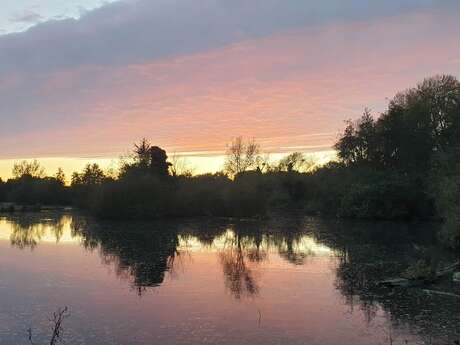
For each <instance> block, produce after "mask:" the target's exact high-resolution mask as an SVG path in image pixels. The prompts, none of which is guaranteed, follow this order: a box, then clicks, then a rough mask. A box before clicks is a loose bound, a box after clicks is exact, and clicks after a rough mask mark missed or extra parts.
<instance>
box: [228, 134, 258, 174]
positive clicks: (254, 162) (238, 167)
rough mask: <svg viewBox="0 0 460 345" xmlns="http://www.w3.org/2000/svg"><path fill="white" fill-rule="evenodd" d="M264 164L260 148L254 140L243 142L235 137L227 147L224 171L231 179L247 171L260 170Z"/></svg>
mask: <svg viewBox="0 0 460 345" xmlns="http://www.w3.org/2000/svg"><path fill="white" fill-rule="evenodd" d="M264 163H265V162H263V158H262V156H261V154H260V146H259V144H257V143H256V142H255V141H254V139H252V140H247V141H244V140H243V138H242V137H237V138H235V139H233V141H232V142H231V143H230V145H229V146H228V147H227V153H226V158H225V164H224V171H225V172H226V173H227V174H228V175H229V176H232V177H233V176H236V175H238V174H241V173H243V172H245V171H248V170H254V169H258V170H262V168H263V164H264Z"/></svg>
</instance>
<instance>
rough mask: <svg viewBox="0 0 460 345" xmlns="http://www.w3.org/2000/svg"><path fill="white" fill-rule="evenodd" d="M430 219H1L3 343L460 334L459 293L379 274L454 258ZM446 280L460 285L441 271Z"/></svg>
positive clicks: (421, 338)
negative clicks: (395, 284) (58, 323)
mask: <svg viewBox="0 0 460 345" xmlns="http://www.w3.org/2000/svg"><path fill="white" fill-rule="evenodd" d="M435 232H436V226H434V225H429V224H405V225H401V224H393V223H352V222H348V223H347V222H335V221H324V220H319V219H305V218H289V219H288V218H279V219H276V220H271V221H266V222H261V221H257V222H256V221H229V220H208V221H205V220H195V221H191V220H188V221H180V222H156V223H144V222H129V223H110V222H99V221H95V220H93V219H91V218H87V217H85V216H82V215H76V214H65V215H58V214H52V213H50V214H46V213H45V214H22V215H15V216H7V217H4V218H2V219H1V220H0V292H1V293H2V294H1V296H2V297H0V344H27V337H26V329H27V328H28V327H33V328H34V329H35V334H36V339H37V343H38V342H39V341H40V340H44V339H45V338H46V334H47V331H48V328H49V325H48V324H47V315H48V314H49V313H50V312H52V311H53V310H54V309H55V308H56V307H57V306H62V305H68V306H69V307H70V308H71V310H72V317H71V318H70V319H69V320H68V321H67V329H66V336H67V343H69V344H91V345H99V344H100V345H105V344H123V345H124V344H200V343H207V344H391V343H392V344H406V343H407V344H454V343H455V341H456V340H457V339H459V337H460V299H457V298H455V297H449V296H437V295H430V294H427V293H426V292H424V291H423V289H419V288H411V289H388V288H382V287H379V286H378V284H377V282H378V281H380V280H382V279H385V278H388V277H393V276H400V275H401V274H402V272H405V271H406V270H407V269H408V267H411V266H413V265H414V263H416V262H420V261H421V260H425V261H426V260H428V261H430V260H431V261H432V262H435V263H436V264H437V265H442V264H444V263H449V262H452V261H454V260H455V256H454V254H453V253H447V252H444V251H443V250H441V249H440V248H439V246H437V244H436V233H435ZM435 288H437V289H439V288H442V289H443V291H449V292H452V293H460V291H457V290H458V287H457V286H455V285H453V284H452V283H450V282H447V281H446V282H444V283H443V285H442V286H436V287H435Z"/></svg>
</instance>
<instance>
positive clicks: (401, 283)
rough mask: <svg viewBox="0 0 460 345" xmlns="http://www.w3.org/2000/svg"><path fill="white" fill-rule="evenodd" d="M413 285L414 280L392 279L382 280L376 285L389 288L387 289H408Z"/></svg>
mask: <svg viewBox="0 0 460 345" xmlns="http://www.w3.org/2000/svg"><path fill="white" fill-rule="evenodd" d="M414 283H415V281H414V280H410V279H406V278H394V279H387V280H382V281H380V282H379V283H378V285H382V286H389V287H409V286H413V285H414Z"/></svg>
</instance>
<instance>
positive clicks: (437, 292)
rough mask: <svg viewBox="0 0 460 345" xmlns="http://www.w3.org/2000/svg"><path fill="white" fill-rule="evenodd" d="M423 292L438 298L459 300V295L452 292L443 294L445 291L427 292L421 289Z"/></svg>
mask: <svg viewBox="0 0 460 345" xmlns="http://www.w3.org/2000/svg"><path fill="white" fill-rule="evenodd" d="M422 291H423V292H425V293H427V294H430V295H440V296H446V297H455V298H460V295H457V294H455V293H452V292H445V291H438V290H428V289H422Z"/></svg>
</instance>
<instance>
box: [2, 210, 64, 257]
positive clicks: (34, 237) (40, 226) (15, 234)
mask: <svg viewBox="0 0 460 345" xmlns="http://www.w3.org/2000/svg"><path fill="white" fill-rule="evenodd" d="M6 220H7V221H8V223H9V225H10V227H11V235H10V243H11V245H12V246H15V247H17V248H19V249H26V248H30V249H31V250H33V249H34V248H35V247H36V246H37V245H38V243H39V242H40V241H41V240H42V239H43V238H44V237H45V236H46V235H51V236H53V237H54V239H55V240H56V243H59V241H60V239H61V237H62V235H63V231H64V224H65V221H66V216H64V215H59V214H50V215H46V216H44V215H42V214H26V215H23V216H21V217H7V218H6Z"/></svg>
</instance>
